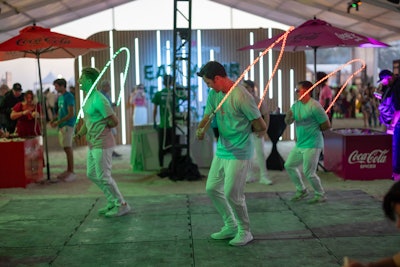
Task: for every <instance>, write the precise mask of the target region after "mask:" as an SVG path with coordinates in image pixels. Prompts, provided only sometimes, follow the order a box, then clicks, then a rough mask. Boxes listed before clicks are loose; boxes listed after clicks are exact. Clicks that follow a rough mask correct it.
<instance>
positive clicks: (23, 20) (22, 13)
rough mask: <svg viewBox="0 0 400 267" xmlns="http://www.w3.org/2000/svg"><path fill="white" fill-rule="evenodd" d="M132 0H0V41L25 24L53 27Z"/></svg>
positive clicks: (14, 33)
mask: <svg viewBox="0 0 400 267" xmlns="http://www.w3.org/2000/svg"><path fill="white" fill-rule="evenodd" d="M131 1H133V0H5V1H1V2H0V42H3V41H5V40H7V39H9V38H11V37H13V36H15V35H17V34H18V33H19V30H21V29H22V28H24V27H25V26H29V25H32V24H33V23H36V24H37V25H38V26H41V27H45V28H53V27H56V26H59V25H62V24H65V23H68V22H71V21H74V20H77V19H80V18H82V17H86V16H89V15H92V14H95V13H97V12H101V11H104V10H106V9H109V8H113V7H116V6H118V5H122V4H125V3H128V2H131Z"/></svg>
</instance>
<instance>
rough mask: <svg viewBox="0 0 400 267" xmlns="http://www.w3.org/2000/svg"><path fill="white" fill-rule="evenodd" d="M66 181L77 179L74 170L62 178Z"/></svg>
mask: <svg viewBox="0 0 400 267" xmlns="http://www.w3.org/2000/svg"><path fill="white" fill-rule="evenodd" d="M62 180H63V181H64V182H73V181H75V180H76V174H75V173H73V172H70V173H69V174H68V175H67V176H65V178H64V179H62Z"/></svg>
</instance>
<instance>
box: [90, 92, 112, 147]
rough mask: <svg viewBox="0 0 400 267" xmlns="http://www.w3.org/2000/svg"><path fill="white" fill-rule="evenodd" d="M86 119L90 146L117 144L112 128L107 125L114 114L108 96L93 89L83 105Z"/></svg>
mask: <svg viewBox="0 0 400 267" xmlns="http://www.w3.org/2000/svg"><path fill="white" fill-rule="evenodd" d="M83 113H84V118H83V119H84V121H85V126H86V128H87V133H86V141H87V142H88V145H89V147H90V148H110V147H113V146H115V140H114V136H113V135H112V132H111V128H108V127H107V120H106V118H108V117H109V116H111V115H113V114H114V111H113V108H112V107H111V105H110V102H109V101H108V100H107V98H106V97H105V96H104V95H103V94H102V93H100V92H99V91H97V90H93V91H92V93H91V94H90V96H89V98H88V99H87V101H86V103H85V105H84V106H83Z"/></svg>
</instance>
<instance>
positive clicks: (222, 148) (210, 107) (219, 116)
mask: <svg viewBox="0 0 400 267" xmlns="http://www.w3.org/2000/svg"><path fill="white" fill-rule="evenodd" d="M232 90H233V91H232V92H231V93H230V95H229V96H228V98H227V99H226V101H225V102H224V103H223V104H222V106H221V109H220V110H218V111H217V112H216V114H215V118H216V120H217V125H218V131H219V134H220V136H219V138H218V144H217V152H216V155H217V156H218V157H220V158H223V159H239V160H246V159H250V158H251V157H252V155H253V143H252V140H251V138H250V134H251V133H252V130H251V121H253V120H255V119H258V118H260V117H261V114H260V111H259V110H258V108H257V105H256V103H255V101H254V99H253V97H252V96H251V95H250V93H249V92H248V91H247V90H246V89H245V88H244V87H243V86H237V87H235V88H233V89H232ZM224 96H225V94H224V93H222V92H218V93H217V92H215V91H214V90H211V91H210V92H209V94H208V98H207V104H206V108H205V112H204V113H205V114H206V115H210V114H211V113H212V112H213V111H214V110H215V109H216V108H217V106H218V105H219V103H220V102H221V100H222V99H223V98H224Z"/></svg>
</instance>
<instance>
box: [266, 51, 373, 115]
mask: <svg viewBox="0 0 400 267" xmlns="http://www.w3.org/2000/svg"><path fill="white" fill-rule="evenodd" d="M357 61H358V62H360V63H361V67H360V68H359V69H358V70H356V71H355V72H353V74H351V75H350V76H349V77H348V78H347V80H346V81H345V83H344V84H343V85H342V87H341V88H340V90H339V91H338V92H337V94H336V96H335V98H334V99H333V100H332V102H331V104H330V105H329V106H328V107H327V109H326V110H325V113H328V112H329V111H330V110H331V108H332V106H333V105H334V104H335V102H336V100H337V99H338V98H339V96H340V94H341V93H342V91H343V90H344V88H345V87H346V86H347V84H348V83H349V82H350V80H351V79H352V78H353V77H354V76H355V75H357V74H358V73H360V72H361V71H362V70H363V69H365V61H363V60H362V59H359V58H356V59H352V60H350V61H348V62H347V63H345V64H343V65H342V66H340V67H338V68H337V69H336V70H334V71H332V72H331V73H329V74H327V75H326V76H325V77H324V78H322V79H320V80H319V81H317V82H316V83H314V84H313V86H311V87H310V88H309V89H307V91H306V92H305V93H304V94H302V95H301V96H300V97H299V99H298V101H300V100H301V99H303V97H304V96H305V95H306V94H308V93H309V92H310V91H312V90H313V89H314V88H315V87H316V86H318V85H319V84H320V83H322V82H323V81H324V80H326V79H328V78H330V77H332V76H333V75H334V74H335V73H337V72H338V71H340V70H342V69H344V67H346V66H347V65H349V64H352V63H354V62H357ZM261 101H262V100H261Z"/></svg>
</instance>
